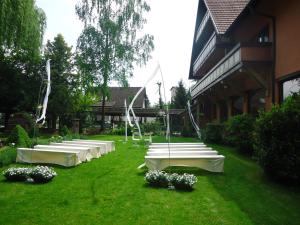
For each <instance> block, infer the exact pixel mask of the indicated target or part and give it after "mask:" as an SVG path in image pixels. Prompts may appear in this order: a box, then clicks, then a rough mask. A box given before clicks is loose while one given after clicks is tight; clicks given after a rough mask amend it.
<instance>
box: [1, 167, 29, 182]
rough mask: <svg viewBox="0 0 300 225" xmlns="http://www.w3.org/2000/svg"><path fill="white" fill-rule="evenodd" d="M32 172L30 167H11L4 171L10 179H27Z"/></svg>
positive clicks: (5, 175)
mask: <svg viewBox="0 0 300 225" xmlns="http://www.w3.org/2000/svg"><path fill="white" fill-rule="evenodd" d="M30 173H31V169H29V168H9V169H7V170H5V171H3V175H4V177H5V178H6V180H8V181H26V180H27V178H28V177H29V175H30Z"/></svg>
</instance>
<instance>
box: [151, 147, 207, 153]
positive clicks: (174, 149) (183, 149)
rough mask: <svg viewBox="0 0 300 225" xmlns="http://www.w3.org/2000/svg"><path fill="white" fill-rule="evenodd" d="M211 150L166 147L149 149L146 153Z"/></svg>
mask: <svg viewBox="0 0 300 225" xmlns="http://www.w3.org/2000/svg"><path fill="white" fill-rule="evenodd" d="M211 150H212V148H209V147H201V148H193V147H184V148H181V147H176V148H166V147H160V148H149V149H148V151H167V152H168V151H199V152H200V151H211Z"/></svg>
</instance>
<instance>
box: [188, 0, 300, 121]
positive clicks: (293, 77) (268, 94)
mask: <svg viewBox="0 0 300 225" xmlns="http://www.w3.org/2000/svg"><path fill="white" fill-rule="evenodd" d="M299 28H300V1H298V0H287V1H280V0H199V4H198V12H197V19H196V26H195V34H194V41H193V50H192V56H191V64H190V73H189V79H193V80H195V81H196V83H195V85H193V87H192V89H191V95H192V100H193V109H194V111H196V115H197V116H196V119H197V121H198V123H200V125H203V124H205V123H207V122H212V121H216V122H222V121H224V120H226V119H228V118H229V117H230V116H233V115H237V114H242V113H250V114H253V115H256V114H257V113H258V111H259V110H269V109H270V108H271V106H272V104H274V103H280V102H282V101H283V100H284V99H285V98H286V97H287V96H288V95H290V94H291V93H292V92H297V91H299V90H300V42H299V41H298V40H299V37H300V29H299Z"/></svg>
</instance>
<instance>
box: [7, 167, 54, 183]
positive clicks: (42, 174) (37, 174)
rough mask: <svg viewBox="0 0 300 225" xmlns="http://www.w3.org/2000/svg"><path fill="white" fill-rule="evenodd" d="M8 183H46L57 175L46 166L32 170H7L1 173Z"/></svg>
mask: <svg viewBox="0 0 300 225" xmlns="http://www.w3.org/2000/svg"><path fill="white" fill-rule="evenodd" d="M3 175H4V177H5V178H6V180H8V181H26V180H28V179H33V181H34V182H35V183H47V182H49V181H51V180H52V179H53V178H54V177H55V176H56V175H57V174H56V172H55V171H54V170H53V169H52V168H50V167H47V166H36V167H34V168H9V169H7V170H5V171H4V172H3Z"/></svg>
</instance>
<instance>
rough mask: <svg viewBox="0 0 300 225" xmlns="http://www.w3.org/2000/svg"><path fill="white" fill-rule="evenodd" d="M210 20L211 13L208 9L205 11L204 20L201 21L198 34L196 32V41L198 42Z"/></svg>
mask: <svg viewBox="0 0 300 225" xmlns="http://www.w3.org/2000/svg"><path fill="white" fill-rule="evenodd" d="M208 20H209V13H208V11H207V12H206V13H205V15H204V17H203V19H202V21H201V23H200V25H199V27H198V29H197V34H196V39H195V42H197V41H198V39H199V37H200V36H201V33H202V31H203V30H204V28H205V26H206V24H207V22H208Z"/></svg>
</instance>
